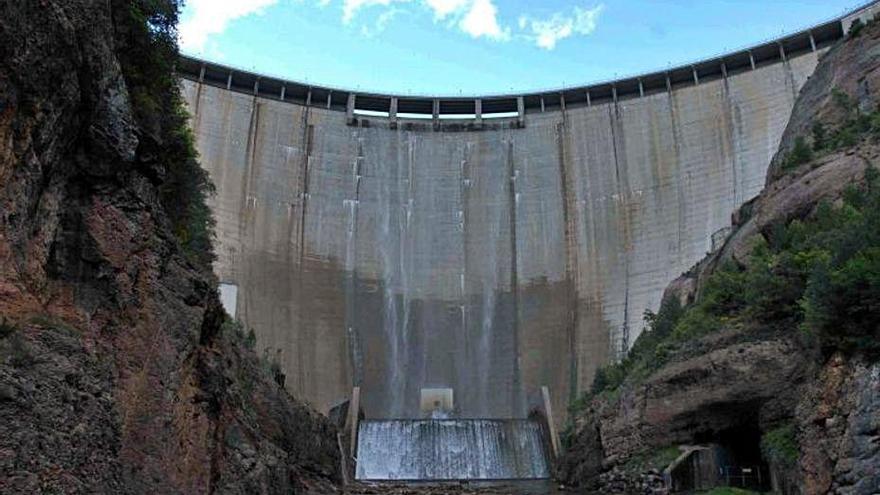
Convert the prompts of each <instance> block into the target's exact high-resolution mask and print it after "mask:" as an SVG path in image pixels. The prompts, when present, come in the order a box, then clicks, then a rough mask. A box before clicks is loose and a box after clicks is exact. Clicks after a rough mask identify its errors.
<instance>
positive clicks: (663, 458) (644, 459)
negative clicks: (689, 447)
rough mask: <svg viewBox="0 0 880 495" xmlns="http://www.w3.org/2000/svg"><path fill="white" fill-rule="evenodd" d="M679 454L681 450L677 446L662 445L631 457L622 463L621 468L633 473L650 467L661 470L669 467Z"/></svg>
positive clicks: (647, 469) (642, 471) (641, 471)
mask: <svg viewBox="0 0 880 495" xmlns="http://www.w3.org/2000/svg"><path fill="white" fill-rule="evenodd" d="M679 456H681V450H680V449H679V448H678V447H676V446H674V445H673V446H669V447H663V448H660V449H656V450H652V451H650V452H647V453H645V454H642V455H638V456H634V457H631V458H630V459H629V460H627V461H626V463H625V464H624V465H623V470H624V471H626V472H627V473H630V474H633V475H638V474H640V473H644V472H646V471H649V470H651V469H657V470H659V471H662V470H664V469H666V468H667V467H669V465H670V464H672V463H673V462H674V461H675V460H676V459H678V458H679Z"/></svg>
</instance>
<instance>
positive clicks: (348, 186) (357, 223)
mask: <svg viewBox="0 0 880 495" xmlns="http://www.w3.org/2000/svg"><path fill="white" fill-rule="evenodd" d="M839 24H840V21H838V25H839ZM838 28H839V26H838ZM823 50H824V48H822V46H819V47H818V48H816V46H815V43H814V44H813V46H812V47H811V48H808V49H806V50H801V51H800V52H799V53H796V54H788V55H787V54H785V53H784V52H783V53H781V54H780V56H779V58H778V59H775V60H769V61H766V62H765V63H757V64H756V65H754V67H746V68H744V69H742V70H731V71H728V70H726V67H725V70H724V71H723V73H722V74H719V75H716V76H711V77H704V78H700V77H698V76H699V74H696V76H695V78H694V80H692V81H687V80H686V81H675V80H670V79H667V83H668V87H667V86H666V85H664V88H663V89H662V90H656V91H655V90H649V91H645V89H644V88H643V87H640V90H639V92H638V93H637V94H635V95H632V94H630V95H627V96H619V95H618V94H617V92H616V88H614V94H613V96H612V97H611V98H605V99H604V100H603V99H597V100H596V101H589V97H588V101H587V102H578V103H568V104H566V103H565V102H558V99H557V100H553V99H552V98H551V97H550V96H548V97H547V99H546V100H545V99H544V98H543V97H542V98H541V105H540V107H537V106H536V105H535V104H532V103H528V102H529V101H531V102H534V101H536V100H535V99H534V98H531V99H529V98H526V99H525V101H526V104H525V105H523V104H521V107H520V110H521V111H520V112H519V113H518V115H516V116H514V117H511V118H498V119H488V118H487V119H484V120H483V121H482V122H480V123H479V125H474V123H473V121H470V122H459V121H452V120H442V119H441V120H438V119H437V118H436V116H435V118H434V119H433V120H428V121H425V120H407V119H404V118H403V117H402V116H401V117H400V119H399V120H398V119H393V120H392V119H389V118H385V117H376V116H365V115H363V114H358V113H357V112H352V110H356V108H352V107H351V105H350V104H349V107H348V110H349V111H348V112H346V111H345V110H346V108H345V106H344V105H343V106H342V108H341V109H340V108H339V107H338V106H337V105H336V104H335V100H334V99H333V98H334V97H333V96H328V97H327V99H326V101H327V104H326V105H325V104H324V103H323V102H324V100H323V98H322V99H321V100H320V104H316V103H315V100H313V99H312V98H311V97H307V98H306V99H305V101H298V100H295V99H294V98H290V99H285V95H284V90H282V92H281V94H280V98H279V97H271V96H267V95H265V94H263V93H261V92H260V90H257V89H256V88H255V91H252V92H250V93H249V92H247V91H242V90H240V89H239V90H236V89H235V88H233V85H232V75H230V77H229V80H228V82H227V83H225V84H224V83H217V82H208V81H206V80H205V78H204V74H205V71H204V70H202V71H201V74H200V75H198V73H197V71H196V72H194V73H191V74H188V75H187V74H184V75H185V76H186V77H187V79H185V80H184V82H183V88H184V94H185V97H186V100H187V103H188V105H189V107H190V109H191V111H192V116H193V120H192V125H193V129H194V132H195V136H196V139H197V147H198V150H199V152H200V153H201V157H202V163H203V166H204V167H205V168H206V169H207V170H208V171H209V172H210V174H211V177H212V178H213V180H214V182H215V184H216V186H217V195H216V197H214V198H213V200H212V207H213V209H214V212H215V215H216V217H217V235H218V249H217V251H218V261H217V263H216V271H217V274H218V275H219V277H220V279H221V282H223V283H226V284H234V285H235V286H237V300H236V301H235V307H236V313H237V316H238V317H239V318H241V319H242V320H243V321H244V322H245V324H246V325H247V326H248V327H251V328H253V329H254V330H255V331H256V334H257V337H258V339H257V340H258V346H259V348H260V349H263V350H265V352H266V353H268V354H270V355H271V356H272V357H274V358H277V359H279V360H280V362H281V365H282V368H283V370H284V372H285V373H286V375H287V386H288V388H289V389H290V390H291V392H293V393H294V394H296V395H298V396H300V397H303V398H305V399H308V400H309V401H311V403H312V404H314V405H315V406H316V407H318V408H319V409H322V410H325V411H326V410H327V409H328V408H329V407H330V406H332V405H333V404H335V403H337V402H339V401H340V400H342V399H344V398H346V397H347V396H348V395H349V394H350V393H351V387H352V386H354V385H358V386H360V387H361V388H362V396H361V397H362V399H361V400H362V405H363V407H364V410H365V411H366V414H367V416H368V417H371V418H406V417H420V415H421V414H420V411H419V398H420V390H421V389H423V388H444V387H445V388H452V389H454V394H455V407H456V412H457V414H458V415H459V416H460V417H472V418H508V417H519V418H522V417H525V416H526V414H527V412H528V408H529V406H530V404H531V400H530V399H531V397H532V395H533V394H534V393H535V392H536V391H537V390H538V389H539V387H540V386H542V385H548V386H549V387H550V389H551V391H552V397H553V403H554V407H555V408H556V410H557V411H558V412H562V413H563V414H564V411H565V410H566V405H567V404H568V402H569V400H570V398H571V397H572V396H573V395H574V394H576V393H577V392H578V391H582V390H585V389H587V388H589V386H590V384H591V382H592V378H593V374H594V371H595V369H596V367H597V366H599V365H601V364H604V363H606V362H608V361H609V360H612V359H615V358H617V357H618V356H619V354H620V352H621V351H622V349H624V348H626V347H627V346H629V345H631V344H632V342H634V340H635V338H636V337H637V336H638V334H639V333H640V332H641V330H642V328H643V325H644V324H643V321H642V316H643V313H644V311H645V310H647V309H650V310H657V308H658V306H659V302H660V297H661V295H662V291H663V290H664V288H665V287H666V285H667V284H668V283H669V282H670V281H672V280H673V279H675V278H676V277H678V276H679V275H680V274H681V273H682V272H684V271H686V270H688V269H689V268H690V267H691V266H692V265H693V264H694V263H695V262H697V261H698V260H700V259H701V258H703V257H704V256H705V254H706V253H707V252H708V251H710V250H712V249H713V235H714V236H715V237H719V236H723V234H724V230H725V229H727V228H729V227H730V225H731V214H732V212H733V211H734V210H735V209H736V208H737V207H738V206H739V205H741V204H742V203H744V202H745V201H747V200H749V199H750V198H752V197H754V196H755V195H756V194H758V192H759V191H760V190H761V189H762V187H763V184H764V179H765V173H766V170H767V167H768V165H769V163H770V160H771V158H772V156H773V154H774V152H775V150H776V148H777V146H778V144H779V140H780V137H781V134H782V132H783V130H784V127H785V125H786V123H787V120H788V118H789V115H790V112H791V109H792V106H793V103H794V100H795V98H796V96H797V94H798V91H799V89H800V88H801V86H802V85H803V84H804V82H805V81H806V79H807V78H808V77H809V75H810V74H811V73H812V71H813V70H814V68H815V66H816V64H817V60H818V57H819V56H820V55H821V53H822V52H823ZM752 62H754V60H753V61H752ZM230 74H232V73H231V72H230ZM640 86H641V83H640ZM289 94H290V93H288V95H289ZM282 100H283V101H282ZM348 100H349V103H351V101H353V100H354V98H353V97H351V98H348ZM520 101H521V102H522V101H523V100H520ZM546 101H556V102H557V103H558V104H556V105H547V104H546ZM328 107H329V108H328ZM435 109H436V106H435ZM542 110H543V111H542ZM559 416H562V415H559Z"/></svg>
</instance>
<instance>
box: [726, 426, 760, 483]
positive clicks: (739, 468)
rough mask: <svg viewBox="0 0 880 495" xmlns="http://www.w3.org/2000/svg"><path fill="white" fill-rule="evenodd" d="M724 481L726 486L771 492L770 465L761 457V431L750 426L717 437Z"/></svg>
mask: <svg viewBox="0 0 880 495" xmlns="http://www.w3.org/2000/svg"><path fill="white" fill-rule="evenodd" d="M717 445H718V449H717V456H718V468H719V476H720V481H721V482H722V484H723V485H724V486H730V487H735V488H743V489H747V490H754V491H764V490H769V489H770V488H771V486H770V466H769V465H768V464H767V463H766V462H765V461H764V459H763V458H762V456H761V430H760V429H759V428H758V425H757V424H756V423H748V424H745V425H741V426H737V427H734V428H730V429H727V430H724V431H722V432H720V433H719V434H718V435H717Z"/></svg>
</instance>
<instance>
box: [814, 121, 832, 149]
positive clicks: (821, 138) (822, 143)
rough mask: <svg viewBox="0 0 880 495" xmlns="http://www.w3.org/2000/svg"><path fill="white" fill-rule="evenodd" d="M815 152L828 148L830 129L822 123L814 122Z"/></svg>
mask: <svg viewBox="0 0 880 495" xmlns="http://www.w3.org/2000/svg"><path fill="white" fill-rule="evenodd" d="M812 133H813V151H821V150H823V149H825V147H826V146H828V129H826V128H825V124H823V123H822V122H814V123H813V128H812Z"/></svg>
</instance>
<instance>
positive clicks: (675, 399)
mask: <svg viewBox="0 0 880 495" xmlns="http://www.w3.org/2000/svg"><path fill="white" fill-rule="evenodd" d="M878 88H880V26H878V25H877V23H876V22H875V23H871V24H869V25H868V26H866V27H865V28H864V29H863V30H861V31H860V32H858V35H857V36H851V37H850V38H849V39H847V40H845V41H842V42H841V43H839V44H838V45H837V46H835V47H834V48H833V49H832V50H830V51H829V52H828V53H827V54H826V55H825V56H824V58H823V59H822V60H821V61H820V63H819V66H818V68H817V70H816V73H815V75H814V76H813V77H812V78H811V79H810V80H809V81H808V82H807V84H806V86H805V87H804V89H803V91H802V93H801V95H800V97H799V99H798V102H797V104H796V105H795V108H794V113H793V116H792V119H791V123H790V124H789V126H788V128H787V130H786V133H785V136H784V139H783V143H782V145H781V147H780V151H779V153H778V155H777V156H776V158H775V159H774V162H773V165H772V166H771V169H770V172H769V175H768V180H767V186H766V189H765V190H764V191H763V192H762V194H761V195H760V196H759V197H758V198H756V199H755V200H754V201H753V202H751V203H750V204H748V205H745V206H744V207H743V208H742V209H741V210H740V211H739V212H738V213H737V214H736V215H735V217H734V224H735V228H734V231H733V232H732V234H731V235H730V237H729V238H728V240H727V242H726V243H725V245H724V246H723V247H722V248H720V249H719V250H718V251H717V252H715V253H713V254H711V255H710V256H708V257H707V258H706V259H705V260H703V261H702V262H701V263H700V264H698V265H697V266H696V267H694V269H693V270H691V271H690V272H689V273H688V274H685V275H684V276H682V278H680V279H679V280H676V281H675V282H674V283H673V284H672V285H670V287H669V288H668V289H667V292H666V295H665V298H667V299H673V300H679V301H681V302H682V303H684V304H688V303H693V302H694V301H695V299H698V298H699V297H701V293H702V291H703V289H704V288H705V286H706V284H707V280H708V279H709V277H711V276H712V274H713V273H715V272H716V271H718V270H719V269H720V267H721V266H722V265H725V264H729V263H733V264H735V265H737V266H740V267H742V266H746V265H748V264H749V263H753V262H754V261H753V258H751V257H750V253H751V252H752V251H753V249H754V247H755V246H756V245H757V244H759V243H761V242H766V241H767V240H768V239H770V240H772V238H773V236H774V232H775V229H778V228H779V226H780V225H786V224H787V223H789V222H791V221H793V220H796V219H805V218H810V217H811V216H812V215H815V214H816V210H817V208H818V207H819V205H820V204H821V203H822V202H827V203H831V204H839V203H840V201H841V198H842V197H843V196H845V195H846V194H847V190H848V187H849V186H851V185H853V184H859V183H861V182H862V181H863V180H864V178H865V174H866V170H867V169H868V168H870V167H872V166H877V165H878V164H880V145H878V141H877V138H876V137H868V138H858V139H853V140H852V141H851V142H850V141H841V142H844V143H845V145H843V146H838V147H837V148H835V149H833V150H831V151H829V152H827V153H821V154H820V155H819V156H815V155H813V154H812V153H809V152H805V151H803V149H804V146H805V144H804V139H805V138H806V139H807V140H808V141H807V142H809V141H815V140H816V139H820V138H821V137H822V136H824V129H825V127H823V126H824V125H825V124H826V123H829V122H836V121H840V120H842V119H843V118H844V117H845V116H844V115H842V112H844V111H845V110H842V108H843V107H846V105H841V100H844V101H845V102H848V103H847V105H849V106H851V107H853V108H857V109H858V111H857V112H860V114H862V115H867V114H872V115H876V112H877V109H878V103H880V91H878ZM817 123H822V125H821V126H818V127H819V128H818V129H817V125H816V124H817ZM819 146H820V145H819V144H815V143H814V144H813V147H814V148H817V147H819ZM799 152H800V153H802V154H804V158H803V159H802V160H800V161H796V160H794V159H793V158H792V156H793V155H794V154H796V153H799ZM871 332H874V334H875V335H876V329H866V333H867V334H868V335H871ZM780 424H791V425H793V430H792V431H794V432H796V441H797V444H798V451H797V452H796V460H795V461H794V464H792V465H788V466H783V467H780V466H778V465H773V462H772V461H771V462H769V463H770V468H771V470H772V471H774V477H775V481H776V484H777V486H776V488H777V489H780V490H784V491H785V492H786V493H806V494H824V493H849V494H872V493H877V492H878V491H880V467H878V466H880V434H878V432H880V363H878V362H877V360H876V356H874V357H870V356H866V355H864V354H860V353H857V352H856V353H844V352H828V350H827V349H823V348H820V346H817V345H816V344H815V342H814V341H812V340H810V339H809V338H807V337H806V336H805V335H804V333H803V332H801V331H799V330H798V328H797V324H793V323H792V322H791V321H789V320H785V319H781V320H778V321H765V322H763V323H762V324H758V325H730V326H722V328H720V329H718V330H717V331H715V332H712V333H710V334H709V335H705V336H702V337H699V338H695V339H692V340H691V341H689V342H686V343H685V344H684V345H681V346H679V347H678V348H676V349H675V350H674V351H673V353H672V356H671V357H670V358H669V359H668V360H667V361H666V362H665V364H664V365H662V366H660V367H659V369H656V370H654V371H652V372H651V373H650V374H649V375H648V376H641V377H634V376H629V377H628V378H627V379H626V381H625V382H624V383H623V385H622V386H621V387H619V388H618V389H617V390H616V391H615V392H614V393H603V394H598V395H595V396H592V397H591V398H590V400H589V401H588V403H587V404H586V405H585V407H583V409H582V410H581V412H580V413H579V416H578V417H577V419H576V420H575V422H574V424H573V426H572V429H571V435H570V438H569V445H568V449H567V453H566V455H565V456H564V457H563V459H562V460H561V462H560V463H559V466H558V467H559V477H560V479H561V480H562V481H564V482H565V483H566V484H569V485H573V486H579V487H583V488H591V489H598V490H601V491H602V492H603V493H621V492H625V493H653V492H652V491H651V490H652V488H651V487H649V486H648V485H647V484H646V483H645V479H646V473H650V472H653V473H659V471H660V470H662V469H664V468H665V467H666V466H667V465H669V464H670V462H671V461H672V460H674V459H675V458H676V457H677V455H678V454H679V453H681V452H683V451H685V450H686V447H685V446H691V445H696V444H709V443H711V444H728V445H730V444H738V443H739V444H741V443H745V442H751V443H752V444H753V445H752V447H754V448H755V449H758V448H759V446H758V445H757V443H758V442H760V440H761V438H762V434H763V435H766V434H767V433H768V432H770V431H772V430H773V428H775V427H777V426H778V425H780ZM678 447H685V448H684V449H681V450H679V449H678ZM665 449H673V453H672V455H671V456H670V455H668V453H667V455H662V454H663V452H664V450H665ZM764 460H765V461H767V459H764ZM665 489H666V488H665V487H663V484H662V483H661V486H660V487H659V488H657V490H658V491H659V492H663V491H664V490H665Z"/></svg>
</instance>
